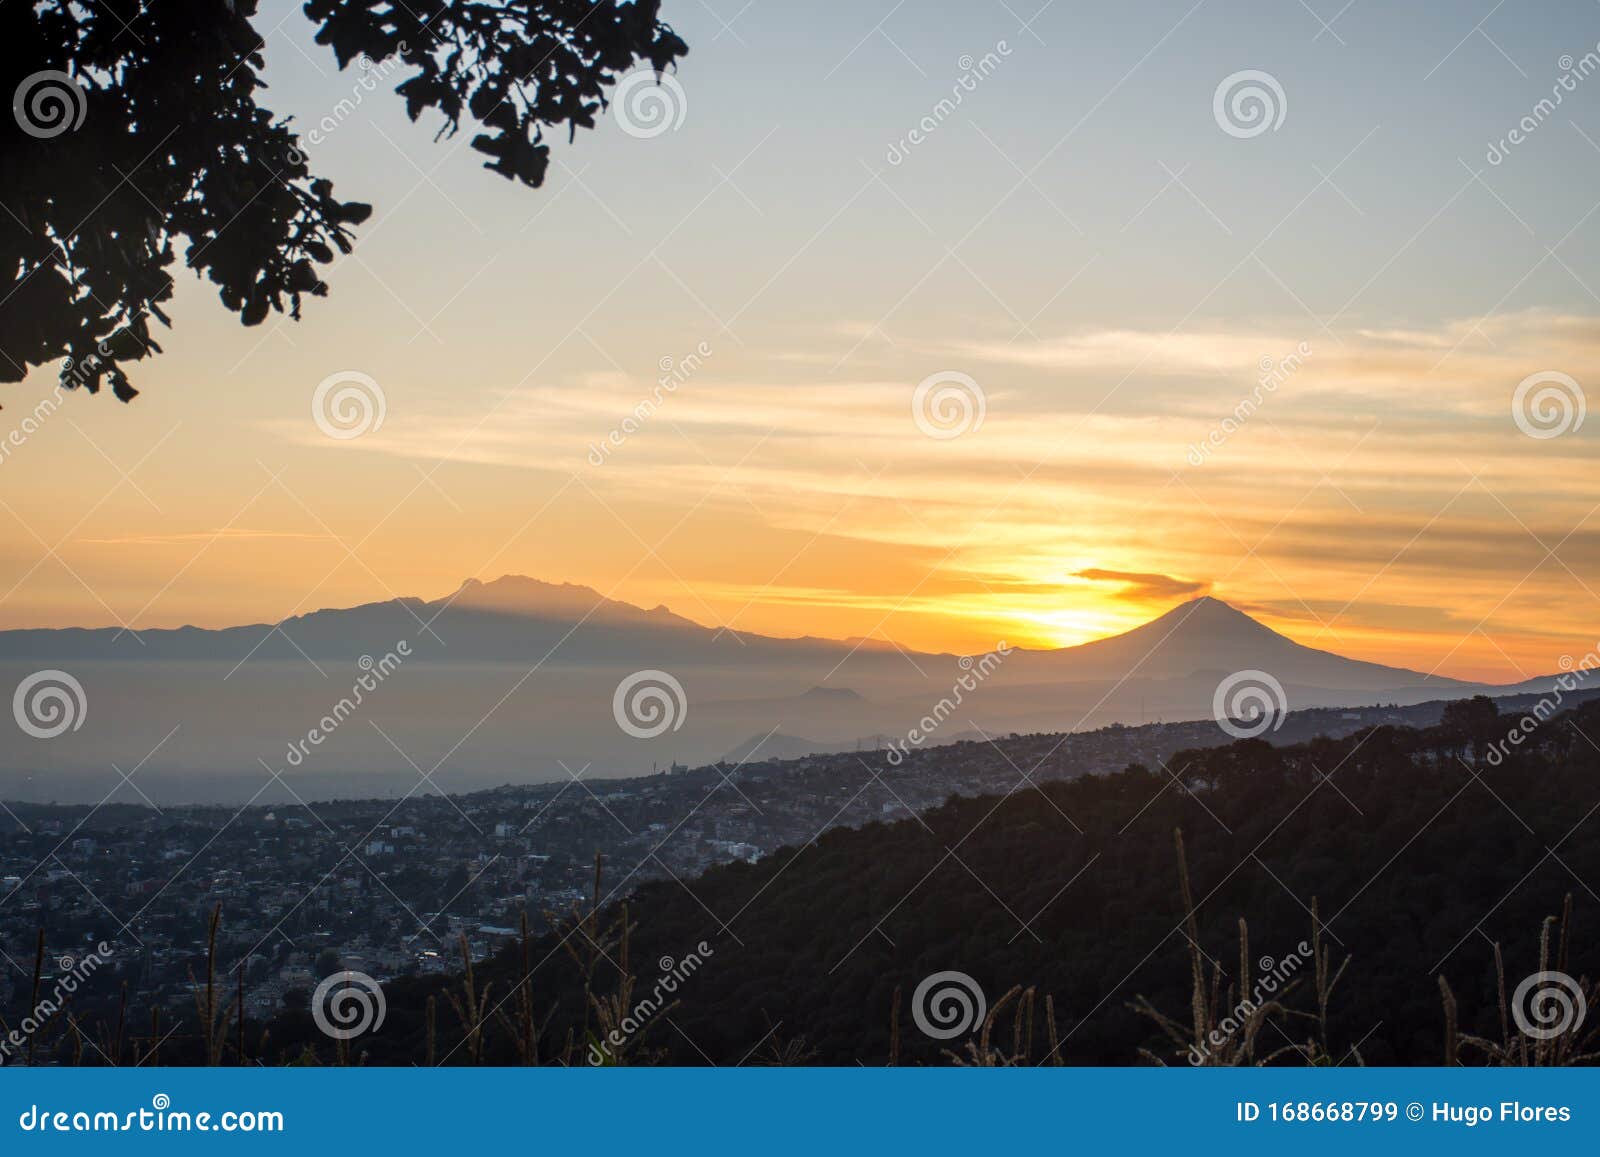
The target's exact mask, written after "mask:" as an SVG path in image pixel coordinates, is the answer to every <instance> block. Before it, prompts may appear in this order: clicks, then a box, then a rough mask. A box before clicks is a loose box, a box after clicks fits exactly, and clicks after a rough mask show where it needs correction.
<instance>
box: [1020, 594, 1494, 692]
mask: <svg viewBox="0 0 1600 1157" xmlns="http://www.w3.org/2000/svg"><path fill="white" fill-rule="evenodd" d="M1049 654H1050V655H1051V656H1052V659H1053V660H1054V661H1056V662H1059V663H1061V664H1063V665H1064V666H1068V667H1070V670H1071V672H1072V676H1073V677H1075V678H1085V679H1097V678H1099V679H1104V678H1113V679H1115V678H1121V677H1123V676H1125V675H1128V674H1130V673H1132V674H1135V675H1140V676H1147V677H1150V678H1176V677H1181V676H1185V675H1193V674H1197V673H1207V672H1214V673H1216V674H1217V675H1218V676H1219V677H1220V676H1222V675H1226V674H1228V673H1230V672H1233V671H1238V670H1241V669H1243V668H1256V669H1258V670H1262V671H1268V672H1271V673H1272V675H1273V676H1274V677H1275V678H1277V679H1278V680H1279V681H1280V682H1283V683H1285V684H1288V683H1300V684H1305V685H1308V686H1313V687H1325V688H1329V689H1337V690H1347V689H1348V690H1361V689H1386V688H1396V687H1424V686H1426V687H1429V688H1432V689H1433V690H1435V691H1437V690H1440V689H1443V688H1448V687H1460V686H1464V685H1465V684H1462V683H1461V682H1460V681H1459V680H1455V679H1446V678H1443V677H1441V676H1437V675H1424V674H1422V673H1421V672H1419V671H1409V670H1406V669H1405V668H1402V667H1386V666H1384V665H1383V664H1381V663H1368V662H1363V661H1362V660H1359V659H1347V658H1345V657H1344V656H1343V655H1337V654H1334V653H1333V652H1332V651H1322V650H1318V649H1316V648H1314V647H1307V646H1303V645H1302V644H1300V643H1296V642H1295V641H1294V640H1293V639H1290V638H1289V637H1288V636H1286V635H1281V634H1279V633H1278V632H1277V631H1274V630H1273V629H1272V628H1271V627H1268V626H1266V625H1265V624H1263V623H1260V622H1257V621H1256V620H1255V619H1253V618H1251V617H1250V616H1249V615H1247V614H1245V613H1244V612H1243V611H1240V610H1237V609H1235V608H1234V607H1231V606H1229V605H1228V604H1227V603H1225V602H1223V601H1222V600H1221V599H1218V598H1213V597H1211V596H1209V595H1206V596H1202V597H1200V598H1197V599H1191V600H1190V601H1189V602H1186V603H1183V604H1182V605H1180V606H1177V607H1174V608H1173V609H1172V610H1170V611H1168V612H1167V613H1166V614H1164V615H1162V616H1161V617H1160V618H1157V619H1152V620H1151V621H1150V622H1148V623H1145V624H1144V625H1143V626H1141V627H1135V628H1134V629H1133V630H1131V631H1127V632H1125V633H1124V634H1121V635H1113V636H1111V637H1110V638H1105V639H1096V640H1095V641H1094V642H1091V643H1084V644H1081V645H1080V646H1076V647H1067V648H1063V649H1062V650H1059V651H1054V652H1049Z"/></svg>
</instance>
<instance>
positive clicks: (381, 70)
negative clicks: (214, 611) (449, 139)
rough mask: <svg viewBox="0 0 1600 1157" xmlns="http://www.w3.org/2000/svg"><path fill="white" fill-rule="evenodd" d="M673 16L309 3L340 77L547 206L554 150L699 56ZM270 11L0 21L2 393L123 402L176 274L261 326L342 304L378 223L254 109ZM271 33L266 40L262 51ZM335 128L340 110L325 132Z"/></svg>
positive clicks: (161, 6)
mask: <svg viewBox="0 0 1600 1157" xmlns="http://www.w3.org/2000/svg"><path fill="white" fill-rule="evenodd" d="M659 7H660V4H659V0H308V2H307V3H306V4H305V5H304V12H305V15H306V16H307V17H308V18H309V19H310V20H311V21H313V22H314V23H315V24H316V25H317V33H316V40H317V43H319V44H323V45H327V46H329V47H331V48H332V49H333V53H334V56H335V58H336V59H337V61H338V64H339V67H340V68H341V69H344V68H346V67H347V66H349V65H351V64H352V62H355V61H360V62H361V64H360V65H359V67H362V68H365V69H367V70H368V71H369V72H375V73H376V74H377V75H382V76H384V77H386V78H387V77H389V76H391V75H392V77H393V79H394V80H395V82H396V83H395V85H394V91H395V92H396V93H397V94H398V95H399V96H400V97H402V98H403V99H404V101H405V107H406V112H407V114H408V115H409V116H410V117H411V119H412V120H414V121H415V120H417V119H418V118H420V117H421V116H422V115H423V114H424V113H425V112H429V111H432V112H434V113H437V114H438V115H439V116H440V117H441V119H442V124H441V126H440V130H439V135H441V136H451V135H454V134H455V133H456V132H457V131H459V130H460V128H461V127H462V124H463V121H466V122H468V123H469V124H470V125H471V126H474V127H475V129H476V133H475V135H474V136H473V138H472V141H471V144H472V147H473V148H474V149H475V150H477V151H478V152H479V153H482V154H484V155H485V156H486V157H487V158H488V160H486V161H485V162H484V167H485V168H488V169H490V170H492V171H494V172H496V173H499V174H500V175H502V176H504V177H506V178H507V179H511V180H517V181H520V182H522V183H523V184H525V185H529V186H534V187H536V186H538V185H540V184H541V183H542V182H543V180H544V175H545V169H546V166H547V165H548V163H549V146H548V145H547V144H546V143H545V139H544V138H545V133H546V132H547V131H548V130H554V129H557V128H559V127H563V126H564V127H566V129H567V130H568V134H569V139H570V137H571V136H574V135H576V132H577V130H578V128H580V127H584V128H592V127H593V126H594V123H595V117H596V114H597V113H598V112H600V111H602V110H603V109H604V108H605V107H606V97H605V93H606V89H607V87H608V86H609V85H611V84H613V83H615V81H616V80H617V78H618V77H619V76H620V75H622V74H623V73H625V72H627V71H629V70H631V69H633V68H634V67H636V66H639V67H642V66H643V65H644V64H648V65H649V66H650V67H651V68H653V69H654V70H655V71H656V72H657V73H658V74H659V73H660V72H662V71H663V70H665V69H666V68H668V67H669V66H672V65H674V64H675V63H676V61H677V59H678V58H679V57H681V56H682V55H683V54H684V53H686V52H687V51H688V46H687V45H685V44H684V42H683V41H682V40H681V39H679V37H678V36H677V35H676V34H675V33H674V32H673V31H672V29H671V28H670V27H669V26H668V25H666V24H664V23H662V22H661V21H660V20H659V19H658V18H657V13H658V9H659ZM256 15H257V5H256V2H255V0H160V2H159V3H155V4H148V5H146V4H145V3H143V2H142V0H84V2H82V3H77V2H72V0H67V2H60V0H41V2H37V3H35V2H32V0H30V2H26V3H20V4H6V5H0V45H3V47H0V58H3V59H4V61H5V77H6V88H7V90H8V91H9V92H11V94H12V114H13V115H12V116H11V117H9V118H0V134H3V137H4V150H3V153H0V205H3V206H4V208H5V212H4V213H3V214H0V237H3V240H0V262H3V267H0V381H7V382H14V381H20V380H21V379H22V378H23V377H24V375H25V374H26V373H27V372H28V370H29V369H30V368H31V367H34V366H40V365H44V364H47V363H49V362H53V361H55V360H57V359H60V358H66V359H67V361H66V362H65V363H64V367H63V369H62V372H61V380H62V383H63V385H65V386H67V387H69V388H79V387H81V388H83V389H86V390H88V391H90V392H91V393H95V392H98V391H99V389H100V386H101V384H102V382H106V383H109V385H110V387H111V390H112V392H113V393H114V394H115V395H116V396H117V397H118V398H120V399H122V400H123V401H127V400H128V399H130V398H132V397H133V396H134V395H135V394H136V393H137V392H138V391H137V390H135V389H134V388H133V385H132V384H131V382H130V381H129V379H128V375H127V372H126V371H125V368H124V366H125V364H126V363H129V362H137V361H139V360H141V359H143V358H145V357H147V356H149V355H150V354H151V353H153V352H159V351H160V347H159V346H158V345H157V344H156V343H155V342H154V341H153V340H152V338H151V326H150V319H151V318H152V317H154V318H155V319H157V320H159V321H160V322H162V323H163V324H164V325H170V321H169V320H168V318H167V316H166V314H165V313H164V312H163V311H162V303H163V302H165V301H167V299H169V298H170V297H171V296H172V292H173V269H172V267H173V265H174V263H175V262H177V261H178V260H179V253H178V248H179V246H180V245H182V246H183V252H182V261H183V264H184V265H186V266H188V267H189V268H191V269H193V270H195V271H196V273H197V274H200V275H204V276H206V277H208V278H209V279H210V280H211V281H212V282H213V283H214V284H215V285H216V286H217V287H218V292H219V296H220V297H221V298H222V303H223V304H224V305H225V306H226V307H227V308H228V309H229V310H231V311H233V312H234V313H237V314H238V315H239V319H240V320H241V321H242V322H243V323H244V324H245V325H259V324H260V323H261V322H262V321H264V320H265V319H266V317H267V316H268V314H269V313H270V312H272V311H274V310H276V311H278V312H286V313H288V314H289V315H290V316H292V317H296V318H298V317H299V315H300V307H301V303H302V299H303V298H305V297H307V296H312V297H321V296H324V295H326V293H327V292H328V286H327V284H326V283H325V282H324V281H323V280H322V277H321V276H320V271H319V268H318V267H319V266H323V265H327V264H329V263H331V262H332V261H333V260H334V259H335V251H336V250H337V251H338V252H340V253H349V252H350V251H351V247H352V246H351V238H352V227H353V226H356V225H359V224H360V223H361V222H362V221H364V220H366V219H367V217H368V216H369V215H370V214H371V212H372V209H371V206H369V205H366V204H362V203H360V202H357V201H342V200H339V199H338V198H337V197H335V196H334V192H333V183H332V182H331V181H328V180H326V179H324V178H320V177H317V176H316V175H315V174H314V173H313V172H312V170H311V168H310V165H309V163H308V158H307V156H306V154H305V153H304V151H302V149H301V140H300V134H299V132H298V131H297V129H296V126H295V125H293V124H291V123H290V121H289V119H288V118H286V117H283V116H280V115H278V114H277V113H274V112H273V111H272V110H271V109H269V108H267V107H265V106H264V105H263V104H262V103H261V100H260V99H259V97H260V95H261V90H262V89H264V88H265V87H266V86H265V83H264V82H263V81H262V79H261V70H262V68H263V67H264V64H265V61H264V58H263V56H262V50H263V48H264V47H265V40H264V39H263V31H262V30H260V29H258V27H257V19H256ZM266 31H268V32H270V31H271V30H270V29H269V30H266ZM329 111H330V112H333V111H334V110H329Z"/></svg>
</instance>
